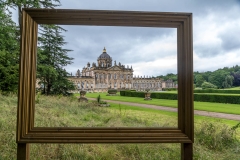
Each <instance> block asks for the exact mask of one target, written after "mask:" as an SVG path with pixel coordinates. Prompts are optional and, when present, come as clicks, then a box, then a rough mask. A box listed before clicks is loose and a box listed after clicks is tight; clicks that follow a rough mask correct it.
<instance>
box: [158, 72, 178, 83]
mask: <svg viewBox="0 0 240 160" xmlns="http://www.w3.org/2000/svg"><path fill="white" fill-rule="evenodd" d="M157 77H158V78H162V79H163V80H165V81H166V80H168V79H171V80H173V82H174V83H177V80H178V77H177V74H173V73H168V74H167V75H166V76H163V75H160V76H157Z"/></svg>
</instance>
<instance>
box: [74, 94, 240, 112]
mask: <svg viewBox="0 0 240 160" xmlns="http://www.w3.org/2000/svg"><path fill="white" fill-rule="evenodd" d="M99 94H100V96H101V98H102V99H108V100H116V101H124V102H133V103H142V104H152V105H158V106H166V107H175V108H177V100H167V99H153V100H151V101H145V100H144V99H143V98H139V97H125V96H106V93H87V95H86V97H91V98H96V97H97V96H98V95H99ZM77 95H78V94H77ZM194 109H195V110H202V111H210V112H220V113H229V114H239V115H240V105H239V104H224V103H210V102H194Z"/></svg>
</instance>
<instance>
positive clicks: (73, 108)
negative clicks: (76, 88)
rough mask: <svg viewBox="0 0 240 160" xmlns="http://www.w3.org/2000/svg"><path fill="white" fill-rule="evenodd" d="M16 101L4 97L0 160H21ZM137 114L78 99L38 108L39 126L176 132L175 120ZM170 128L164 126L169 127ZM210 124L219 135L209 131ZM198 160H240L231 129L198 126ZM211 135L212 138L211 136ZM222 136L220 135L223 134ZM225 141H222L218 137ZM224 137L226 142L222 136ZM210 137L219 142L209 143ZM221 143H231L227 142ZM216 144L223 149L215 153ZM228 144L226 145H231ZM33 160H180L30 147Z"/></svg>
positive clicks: (144, 152)
mask: <svg viewBox="0 0 240 160" xmlns="http://www.w3.org/2000/svg"><path fill="white" fill-rule="evenodd" d="M16 105H17V98H16V96H15V95H9V96H7V97H6V96H2V95H0V112H1V114H2V116H1V117H0V144H1V145H0V159H4V160H5V159H16V142H15V137H16V135H15V133H16V110H17V109H16ZM150 110H151V109H148V111H147V110H146V111H143V110H138V109H137V108H136V107H133V108H132V109H131V108H129V107H125V106H122V105H120V106H119V105H118V104H111V107H108V108H106V107H95V106H92V105H90V103H89V104H79V103H78V102H77V99H76V98H75V97H69V98H68V97H62V96H49V97H45V96H41V95H40V96H39V97H38V100H37V104H36V118H35V125H36V126H45V127H47V126H89V127H91V126H109V127H111V126H174V125H176V115H172V113H171V112H169V114H168V113H167V112H164V111H162V112H160V111H159V112H155V111H156V110H153V111H152V112H150ZM164 122H165V123H164ZM207 124H209V125H210V124H211V125H212V126H213V127H214V128H215V129H214V130H211V127H209V128H210V129H208V130H204V129H205V128H206V125H207ZM195 126H196V127H195V143H194V159H206V160H209V159H219V160H221V159H229V160H230V159H238V158H239V157H240V150H239V145H240V143H239V140H238V139H237V138H236V136H235V135H236V134H235V131H234V132H231V131H230V130H229V129H231V127H229V126H226V125H224V124H222V123H220V122H212V121H207V122H206V121H204V122H203V121H198V122H196V123H195ZM208 131H211V134H207V133H208ZM219 133H221V134H219ZM216 135H221V136H216ZM223 135H224V136H223ZM208 137H216V138H215V139H216V140H217V141H215V140H214V141H213V139H214V138H209V139H210V140H207V141H204V140H205V139H207V138H208ZM221 137H228V139H229V140H228V141H225V140H223V138H221ZM215 142H217V143H218V144H223V145H220V146H215V147H211V145H212V144H214V143H215ZM226 142H227V143H226ZM30 147H31V149H30V153H31V155H30V157H31V159H39V160H44V159H82V160H85V159H101V160H105V159H106V160H109V159H126V160H132V159H146V160H149V159H167V160H169V159H174V160H177V159H180V144H31V145H30Z"/></svg>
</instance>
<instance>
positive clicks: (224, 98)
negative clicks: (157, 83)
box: [120, 91, 240, 104]
mask: <svg viewBox="0 0 240 160" xmlns="http://www.w3.org/2000/svg"><path fill="white" fill-rule="evenodd" d="M120 95H121V96H128V97H142V98H144V97H145V93H144V92H131V91H120ZM151 98H156V99H171V100H177V99H178V96H177V93H159V92H153V93H152V94H151ZM194 101H199V102H214V103H230V104H240V95H227V94H226V95H218V94H196V93H195V94H194Z"/></svg>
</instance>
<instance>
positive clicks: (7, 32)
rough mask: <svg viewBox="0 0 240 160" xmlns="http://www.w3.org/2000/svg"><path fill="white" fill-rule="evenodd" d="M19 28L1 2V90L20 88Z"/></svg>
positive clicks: (12, 90) (8, 90) (11, 90)
mask: <svg viewBox="0 0 240 160" xmlns="http://www.w3.org/2000/svg"><path fill="white" fill-rule="evenodd" d="M17 33H18V29H17V27H16V25H15V23H14V22H13V21H12V20H11V17H10V15H9V13H7V10H6V8H5V7H4V6H3V5H2V4H0V90H1V91H3V92H16V91H17V88H18V63H19V43H18V39H19V37H18V34H17Z"/></svg>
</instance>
